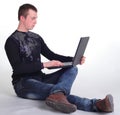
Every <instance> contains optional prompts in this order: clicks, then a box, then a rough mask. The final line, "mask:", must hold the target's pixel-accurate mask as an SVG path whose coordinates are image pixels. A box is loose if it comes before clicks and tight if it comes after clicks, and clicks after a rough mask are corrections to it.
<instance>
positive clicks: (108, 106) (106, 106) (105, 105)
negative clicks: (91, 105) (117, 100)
mask: <svg viewBox="0 0 120 115" xmlns="http://www.w3.org/2000/svg"><path fill="white" fill-rule="evenodd" d="M96 107H97V108H98V110H100V111H101V112H113V111H114V104H113V97H112V95H110V94H109V95H107V96H106V97H105V98H104V99H103V100H99V101H98V102H96Z"/></svg>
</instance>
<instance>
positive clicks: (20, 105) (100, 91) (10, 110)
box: [0, 75, 120, 115]
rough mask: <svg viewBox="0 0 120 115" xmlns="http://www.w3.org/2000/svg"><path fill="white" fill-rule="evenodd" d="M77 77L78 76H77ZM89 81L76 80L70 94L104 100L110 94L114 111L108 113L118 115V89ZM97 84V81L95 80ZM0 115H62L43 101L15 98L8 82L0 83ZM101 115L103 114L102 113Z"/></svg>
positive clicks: (81, 113)
mask: <svg viewBox="0 0 120 115" xmlns="http://www.w3.org/2000/svg"><path fill="white" fill-rule="evenodd" d="M78 77H79V75H78ZM90 82H91V81H90V80H88V81H87V83H86V85H85V81H84V78H83V77H81V81H79V79H77V80H76V81H75V83H74V85H73V88H72V91H71V92H72V93H73V94H76V95H79V96H81V97H87V98H95V97H96V98H104V96H105V95H106V94H107V93H111V94H112V95H113V97H114V105H115V108H114V109H115V110H114V112H113V113H109V114H110V115H120V92H119V88H118V89H116V90H115V88H112V86H111V87H109V86H108V85H106V87H105V88H103V86H104V85H105V83H103V84H97V83H95V84H91V83H90ZM96 82H97V80H96ZM0 83H1V88H0V115H28V114H29V115H40V114H42V115H47V114H48V115H56V114H59V115H63V114H64V113H60V112H58V111H54V110H53V109H51V108H49V107H48V106H47V105H46V104H45V103H44V101H38V100H27V99H21V98H19V97H17V96H16V94H15V93H14V91H13V88H12V85H11V83H10V81H9V80H7V82H6V83H5V81H4V80H3V81H0ZM72 114H73V115H101V113H93V112H85V111H80V110H77V111H76V112H74V113H72ZM102 114H103V115H104V114H105V113H102Z"/></svg>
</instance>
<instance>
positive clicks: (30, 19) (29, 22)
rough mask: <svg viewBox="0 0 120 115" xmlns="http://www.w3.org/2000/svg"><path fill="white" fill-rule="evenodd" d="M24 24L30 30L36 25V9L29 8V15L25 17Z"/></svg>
mask: <svg viewBox="0 0 120 115" xmlns="http://www.w3.org/2000/svg"><path fill="white" fill-rule="evenodd" d="M22 22H23V25H24V28H25V29H26V30H27V31H28V30H31V29H33V27H34V26H35V24H36V23H37V12H35V11H34V10H31V9H30V10H29V11H28V15H27V16H26V18H25V17H23V21H22Z"/></svg>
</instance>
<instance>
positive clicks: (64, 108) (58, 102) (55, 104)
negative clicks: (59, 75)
mask: <svg viewBox="0 0 120 115" xmlns="http://www.w3.org/2000/svg"><path fill="white" fill-rule="evenodd" d="M46 104H47V105H48V106H50V107H52V108H54V109H55V110H58V111H61V112H63V113H72V112H74V111H76V110H77V107H76V105H73V104H71V103H69V102H68V101H67V99H66V96H65V95H64V94H63V93H55V94H51V95H50V96H49V97H48V98H47V99H46Z"/></svg>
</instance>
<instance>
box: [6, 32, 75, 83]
mask: <svg viewBox="0 0 120 115" xmlns="http://www.w3.org/2000/svg"><path fill="white" fill-rule="evenodd" d="M5 51H6V54H7V57H8V59H9V62H10V64H11V66H12V69H13V74H12V78H13V84H14V83H15V82H17V81H18V80H19V79H20V78H21V77H25V76H33V75H34V76H35V75H38V76H42V75H43V73H42V72H41V69H43V63H42V62H41V54H42V55H43V56H44V57H46V58H47V59H49V60H59V61H61V62H68V61H72V59H73V58H72V57H68V56H62V55H58V54H56V53H54V52H52V51H51V50H50V49H49V48H48V46H47V45H46V44H45V42H44V40H43V39H42V37H41V36H39V35H38V34H35V33H33V32H30V31H29V32H19V31H17V30H16V31H15V32H14V33H13V34H12V35H11V36H10V37H9V38H8V39H7V40H6V43H5Z"/></svg>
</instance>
